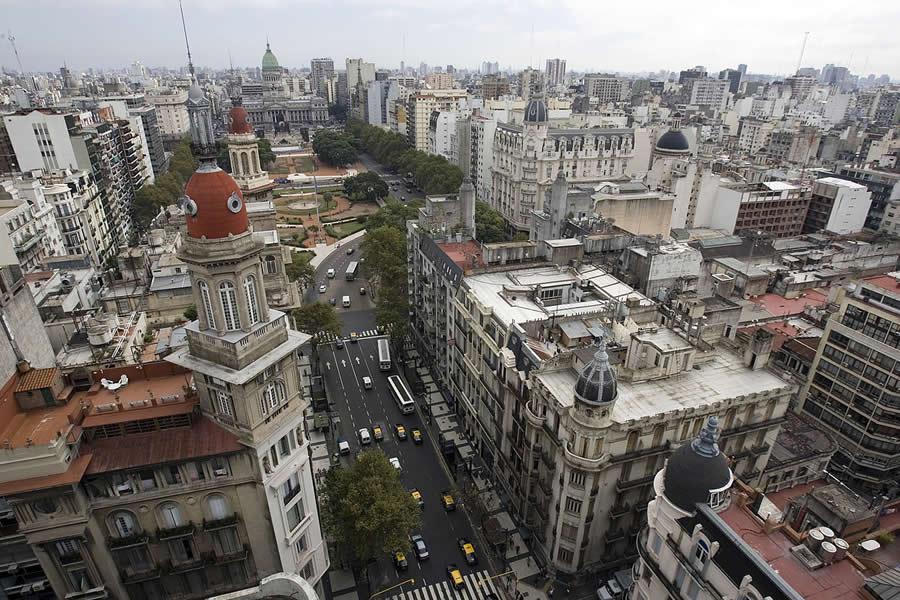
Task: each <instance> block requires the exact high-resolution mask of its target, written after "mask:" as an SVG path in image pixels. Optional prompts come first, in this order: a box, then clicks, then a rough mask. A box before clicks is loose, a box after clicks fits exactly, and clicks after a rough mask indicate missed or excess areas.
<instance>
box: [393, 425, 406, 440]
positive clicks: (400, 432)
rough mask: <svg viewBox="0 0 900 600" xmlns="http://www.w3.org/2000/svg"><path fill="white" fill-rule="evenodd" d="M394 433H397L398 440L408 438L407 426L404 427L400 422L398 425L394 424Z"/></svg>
mask: <svg viewBox="0 0 900 600" xmlns="http://www.w3.org/2000/svg"><path fill="white" fill-rule="evenodd" d="M394 433H396V434H397V439H398V440H405V439H406V427H404V426H403V425H401V424H400V423H397V424H396V425H394Z"/></svg>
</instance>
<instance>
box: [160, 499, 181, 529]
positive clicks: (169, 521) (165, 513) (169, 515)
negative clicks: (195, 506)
mask: <svg viewBox="0 0 900 600" xmlns="http://www.w3.org/2000/svg"><path fill="white" fill-rule="evenodd" d="M159 518H160V520H161V522H162V526H163V527H164V528H165V529H174V528H175V527H181V526H182V525H184V516H183V515H182V514H181V508H180V507H179V506H178V505H177V504H175V503H174V502H166V503H165V504H163V505H162V506H160V507H159Z"/></svg>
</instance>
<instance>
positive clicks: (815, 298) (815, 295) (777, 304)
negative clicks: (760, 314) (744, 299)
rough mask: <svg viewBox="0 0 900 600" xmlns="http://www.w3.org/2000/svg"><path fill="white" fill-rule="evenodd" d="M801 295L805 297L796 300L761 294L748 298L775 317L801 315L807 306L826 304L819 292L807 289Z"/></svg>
mask: <svg viewBox="0 0 900 600" xmlns="http://www.w3.org/2000/svg"><path fill="white" fill-rule="evenodd" d="M803 293H804V294H806V296H799V297H797V298H785V297H784V296H779V295H778V294H762V295H761V296H758V297H756V298H750V300H749V301H750V302H752V303H754V304H756V305H757V306H759V307H760V308H763V309H765V310H766V311H768V312H769V313H771V314H772V315H774V316H776V317H787V316H790V315H802V314H803V311H804V310H805V309H806V307H807V306H822V305H823V304H827V303H828V296H826V295H825V294H823V293H821V292H817V291H816V290H813V289H809V290H804V292H803Z"/></svg>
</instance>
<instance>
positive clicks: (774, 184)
mask: <svg viewBox="0 0 900 600" xmlns="http://www.w3.org/2000/svg"><path fill="white" fill-rule="evenodd" d="M763 185H764V186H766V187H767V188H769V189H770V190H772V191H776V192H781V191H784V190H799V189H800V186H798V185H794V184H792V183H788V182H786V181H765V182H763Z"/></svg>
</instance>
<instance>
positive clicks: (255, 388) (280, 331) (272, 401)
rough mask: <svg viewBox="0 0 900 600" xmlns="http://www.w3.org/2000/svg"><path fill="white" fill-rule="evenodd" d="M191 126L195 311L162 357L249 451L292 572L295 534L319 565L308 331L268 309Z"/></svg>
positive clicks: (245, 238) (236, 196)
mask: <svg viewBox="0 0 900 600" xmlns="http://www.w3.org/2000/svg"><path fill="white" fill-rule="evenodd" d="M198 90H199V88H198ZM192 96H196V91H192ZM200 96H202V91H201V92H200ZM191 100H192V101H193V102H194V104H193V106H197V107H200V106H203V105H204V102H206V103H207V104H208V101H206V100H205V98H202V97H192V99H191ZM193 122H194V121H192V123H193ZM203 122H204V120H203V119H200V120H199V121H198V123H203ZM238 126H240V127H241V128H239V129H238V131H246V121H244V123H243V124H242V123H238ZM192 131H193V133H194V134H195V139H194V146H195V147H196V148H197V149H198V154H199V159H200V165H199V167H198V168H197V171H196V172H195V173H194V174H193V176H191V178H190V180H189V181H188V184H187V187H186V188H185V196H184V199H183V207H184V212H185V218H186V221H187V235H186V236H185V238H184V242H183V244H182V246H181V248H180V250H179V252H178V257H179V258H180V259H181V260H182V261H184V262H185V263H186V264H187V268H188V272H189V273H190V276H191V284H192V287H193V296H194V303H195V306H196V308H197V319H196V320H195V321H193V322H191V323H189V324H188V325H187V326H186V327H185V330H186V334H187V342H188V344H187V347H186V348H182V349H180V350H178V351H177V352H175V353H173V354H171V355H169V356H168V357H166V360H169V361H171V362H173V363H176V364H178V365H181V366H183V367H185V368H187V369H189V370H191V371H193V383H194V385H195V386H196V388H197V392H198V396H199V398H200V408H201V411H202V413H203V414H204V416H206V417H207V418H209V419H211V420H213V421H215V422H216V423H217V424H218V425H220V426H221V427H223V428H225V429H227V430H229V431H231V432H232V433H233V434H234V435H235V436H237V437H238V439H239V440H240V442H241V443H242V444H243V445H245V446H246V447H248V448H250V449H252V450H253V451H255V453H256V461H257V462H256V466H257V473H256V474H257V477H258V481H257V485H256V486H255V487H253V488H251V489H254V490H256V492H254V493H258V494H259V501H260V502H265V503H266V504H267V506H268V514H270V515H271V518H270V519H268V522H269V523H270V524H271V527H272V528H273V530H274V537H275V540H276V545H277V550H278V553H279V558H280V561H279V562H280V568H279V570H281V571H287V572H299V569H300V568H301V567H302V566H303V565H302V564H298V558H301V557H299V556H298V554H297V553H296V552H295V551H294V545H295V544H296V543H297V541H298V540H299V539H300V538H301V537H305V538H306V543H307V546H306V547H308V548H310V549H311V550H312V551H313V552H315V553H316V556H317V558H316V563H317V565H319V566H317V568H316V571H317V572H318V573H321V572H324V569H322V568H320V567H323V566H324V568H325V569H327V564H328V558H327V556H325V552H324V545H323V542H322V537H321V534H320V528H319V524H318V522H317V521H318V515H317V514H316V508H315V507H316V499H315V496H314V493H313V490H314V487H313V481H312V469H311V466H310V462H309V443H308V440H307V439H306V434H305V429H304V422H303V420H304V414H305V412H306V410H307V408H308V404H309V401H308V399H307V398H306V397H304V395H303V394H302V390H303V388H304V382H303V379H304V377H306V373H307V372H308V366H305V367H304V366H303V365H301V357H302V353H301V352H300V346H301V345H302V344H304V343H306V342H307V341H308V340H309V336H308V335H306V334H301V333H299V332H297V331H293V330H291V329H290V327H289V322H288V316H287V315H286V314H285V313H283V312H280V311H278V310H274V309H271V308H270V307H269V305H268V302H267V300H266V294H265V286H264V284H265V281H264V279H263V277H264V274H263V263H264V261H263V254H264V251H265V243H264V241H262V240H260V239H257V238H255V237H254V235H253V231H252V227H251V226H250V222H249V219H248V216H247V207H246V205H245V203H244V197H243V193H242V192H241V190H240V188H239V187H238V185H237V183H235V181H234V179H233V178H232V177H231V175H229V174H228V173H226V172H225V171H223V170H222V169H220V168H219V167H218V166H217V165H216V157H215V153H214V152H213V153H210V152H208V150H209V148H210V146H209V143H208V141H207V140H206V139H204V137H203V136H204V133H205V130H204V129H203V128H202V127H197V128H194V127H192ZM238 135H246V134H244V133H241V134H238ZM211 148H213V149H214V148H215V146H214V145H212V146H211ZM301 367H303V368H301ZM289 478H294V479H292V481H294V483H292V486H294V487H296V488H299V490H300V491H299V492H296V491H292V492H291V494H292V495H291V496H290V497H287V496H285V495H284V493H283V491H282V490H283V484H284V482H285V481H288V479H289ZM248 493H251V492H248ZM301 498H302V500H301ZM297 502H302V503H303V504H302V506H303V507H304V508H303V509H301V511H305V514H307V515H310V514H311V515H312V517H313V518H312V519H310V520H309V522H306V521H304V523H305V524H303V525H298V524H297V523H293V524H292V527H289V526H288V523H289V522H290V519H289V513H290V511H292V510H294V508H295V507H296V504H297ZM251 535H253V533H251Z"/></svg>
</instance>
